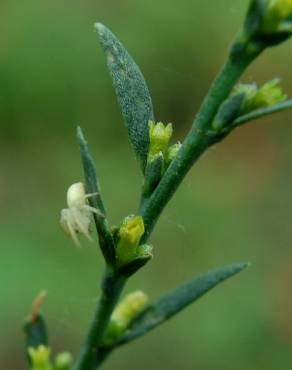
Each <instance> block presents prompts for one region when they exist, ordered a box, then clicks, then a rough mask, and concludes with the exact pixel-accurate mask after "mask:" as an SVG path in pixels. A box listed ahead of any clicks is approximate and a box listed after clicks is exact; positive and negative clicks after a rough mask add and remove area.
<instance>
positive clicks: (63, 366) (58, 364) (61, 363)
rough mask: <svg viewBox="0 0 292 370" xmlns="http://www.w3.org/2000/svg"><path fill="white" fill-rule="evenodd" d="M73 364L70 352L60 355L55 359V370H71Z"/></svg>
mask: <svg viewBox="0 0 292 370" xmlns="http://www.w3.org/2000/svg"><path fill="white" fill-rule="evenodd" d="M72 362H73V359H72V355H71V353H69V352H62V353H59V354H58V355H57V356H56V358H55V365H54V370H69V369H70V368H71V364H72Z"/></svg>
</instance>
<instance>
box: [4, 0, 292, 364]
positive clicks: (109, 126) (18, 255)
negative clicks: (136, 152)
mask: <svg viewBox="0 0 292 370" xmlns="http://www.w3.org/2000/svg"><path fill="white" fill-rule="evenodd" d="M247 4H248V1H247V0H246V1H243V0H219V1H216V2H215V1H209V2H207V1H203V0H181V1H179V2H178V1H169V0H160V1H159V2H158V1H155V0H143V1H142V0H141V1H137V0H123V1H121V0H120V1H119V0H115V1H114V0H94V1H93V0H76V1H73V2H69V1H65V0H58V1H57V0H50V1H48V0H40V1H36V0H27V1H25V2H24V1H19V0H1V13H0V31H1V32H0V82H1V84H0V122H1V123H0V124H1V135H0V169H1V170H0V217H1V222H0V242H1V256H0V264H1V268H0V293H1V311H0V312H1V313H0V322H1V331H0V342H1V346H0V358H1V360H0V369H1V370H12V369H15V370H17V369H19V370H20V369H25V368H26V364H25V359H24V355H23V335H22V332H21V325H22V322H23V319H24V317H25V316H26V315H27V314H28V312H29V310H30V306H31V302H32V300H33V298H34V297H35V296H36V294H37V293H38V292H39V291H40V290H41V289H44V288H45V289H47V290H48V292H49V295H48V299H47V302H46V304H45V307H44V312H45V315H46V317H47V321H48V324H49V329H50V337H51V345H52V346H53V348H54V350H55V351H59V350H64V349H68V350H71V351H73V353H74V354H76V353H77V351H78V348H79V346H80V344H81V342H82V340H83V338H84V335H85V332H86V329H87V326H88V325H89V322H90V319H91V317H92V313H93V311H94V307H95V304H96V300H97V297H98V292H99V288H98V282H99V278H100V274H101V272H102V268H103V263H102V260H101V257H100V254H99V251H98V248H97V247H96V245H93V244H90V243H87V242H86V241H85V240H83V247H82V248H81V249H76V248H75V247H74V245H73V244H72V242H71V241H70V240H69V239H68V238H67V237H66V235H64V234H63V233H62V231H61V230H60V228H59V225H58V219H59V211H60V209H61V208H63V207H65V192H66V189H67V187H68V186H69V185H70V184H71V183H73V182H75V181H79V180H80V179H82V171H81V166H80V158H79V153H78V147H77V144H76V140H75V128H76V125H77V124H80V125H81V126H82V128H83V130H84V132H85V134H86V136H87V138H88V141H89V144H90V147H91V149H92V152H93V154H94V157H95V159H96V162H97V167H98V171H99V174H100V179H101V185H102V189H103V193H104V197H105V199H106V203H107V208H108V210H109V217H110V221H111V223H112V224H117V223H119V222H120V220H121V219H122V218H123V217H124V216H125V215H127V214H129V213H133V212H135V211H136V209H137V203H138V199H139V192H140V187H141V176H140V172H139V167H138V164H137V163H136V160H135V158H134V156H133V153H132V150H131V148H130V145H129V143H128V139H127V134H126V130H125V128H124V126H123V124H122V118H121V115H120V112H119V108H118V105H117V102H116V100H115V95H114V91H113V88H112V85H111V80H110V77H109V76H108V73H107V69H106V65H105V60H104V56H103V54H102V52H101V49H100V47H99V44H98V41H97V37H96V35H95V33H94V32H93V23H94V22H95V21H102V22H103V23H105V24H106V25H107V26H109V27H110V28H111V29H112V30H113V31H114V32H115V33H116V34H117V35H118V36H119V38H120V39H121V40H122V41H123V43H124V44H125V45H126V47H127V48H128V50H129V51H130V53H131V54H132V55H133V56H134V58H135V59H136V61H137V62H138V64H139V65H140V67H141V69H142V70H143V72H144V75H145V77H146V79H147V81H148V84H149V88H150V90H151V93H152V96H153V101H154V105H155V112H156V118H157V119H159V120H162V121H164V122H173V124H174V127H175V135H176V138H177V139H181V140H182V139H183V137H184V136H185V134H186V132H187V131H188V128H189V127H190V125H191V122H192V119H193V117H194V115H195V113H196V111H197V109H198V107H199V105H200V102H201V101H202V98H203V96H204V95H205V94H206V92H207V89H208V87H209V85H210V83H211V81H212V79H213V77H214V75H215V74H216V72H217V70H218V68H219V67H220V66H221V65H222V63H223V61H224V58H225V56H226V53H227V49H228V46H229V44H230V42H231V39H232V37H233V35H234V34H235V33H236V32H237V30H238V29H239V27H240V24H241V22H242V20H243V16H244V11H245V9H246V7H247ZM291 48H292V43H291V42H290V43H289V42H288V43H286V44H284V45H282V46H280V47H277V48H276V49H271V50H268V51H267V52H266V53H265V54H264V55H263V56H261V57H260V58H259V59H258V60H257V61H256V63H254V65H253V66H252V67H251V68H249V69H248V71H247V73H246V74H245V76H244V78H243V81H246V82H251V81H254V80H256V81H258V82H259V83H262V82H264V81H266V80H268V79H271V78H272V77H275V76H276V77H280V78H282V79H283V86H284V89H285V91H286V92H287V93H288V94H289V95H290V96H292V79H291V78H292V72H291V65H292V53H291ZM291 124H292V112H287V113H282V114H278V115H275V116H273V117H270V118H269V119H265V120H261V121H259V122H256V123H252V124H250V125H247V126H246V127H244V128H241V129H239V130H238V131H236V132H235V133H233V134H232V135H231V136H230V137H228V138H227V139H226V140H225V141H224V143H223V144H220V145H218V146H216V147H214V148H212V149H211V150H209V151H208V153H207V154H206V155H204V156H203V158H202V159H201V161H200V162H199V163H198V164H197V165H196V167H195V168H194V169H193V170H192V171H191V173H190V174H189V175H188V177H187V178H186V180H185V181H184V183H183V185H182V186H181V188H180V190H179V191H178V193H177V194H176V196H175V198H174V199H173V200H172V202H171V204H170V205H169V206H168V208H167V209H166V212H165V213H164V215H163V217H162V218H161V220H160V223H159V224H158V227H157V229H156V231H155V233H154V234H153V237H152V240H151V241H152V243H153V245H154V246H155V258H154V260H153V262H151V263H149V265H147V268H145V269H144V270H143V271H141V272H139V274H137V275H136V277H135V278H134V279H133V280H132V281H131V283H130V284H129V287H128V289H127V290H128V291H129V290H132V289H137V288H142V289H143V290H145V291H146V292H147V293H148V294H149V295H150V297H151V298H153V299H155V298H156V297H158V296H159V294H161V293H163V292H166V291H167V290H169V289H171V288H173V287H174V286H175V285H177V284H178V283H180V282H182V281H184V280H186V279H188V278H190V277H192V276H194V275H195V274H198V273H200V272H204V271H206V270H208V269H211V268H213V267H215V266H217V265H223V264H228V263H231V262H237V261H242V260H243V261H252V266H251V268H250V269H249V270H248V271H246V272H244V273H242V274H241V275H239V276H237V277H236V278H234V279H233V280H232V281H229V282H227V283H225V284H224V285H222V286H220V287H218V288H216V289H215V290H214V291H212V292H211V293H209V294H208V295H207V296H205V297H204V298H202V299H201V300H200V301H199V302H198V303H196V304H195V305H194V306H192V307H190V308H188V309H187V310H186V311H185V312H183V313H182V314H180V316H177V317H176V318H175V319H173V320H172V321H170V322H169V323H168V324H166V325H164V326H162V327H160V328H159V329H157V330H155V331H153V332H152V333H151V334H149V335H148V336H147V337H145V338H143V339H140V340H138V341H137V342H135V343H133V344H131V345H129V346H128V347H125V348H122V349H120V350H118V351H117V352H116V353H115V354H114V355H113V356H112V357H111V359H110V360H109V361H108V363H107V364H106V365H105V366H104V369H105V370H106V369H108V370H109V369H120V370H122V369H127V370H131V369H133V370H134V369H140V370H143V369H153V370H154V369H157V370H158V369H159V370H161V369H168V370H177V369H183V370H194V369H200V370H214V369H216V370H234V369H236V370H246V369H253V370H263V369H264V370H279V369H281V370H288V369H291V362H292V295H291V279H292V270H291V261H292V249H291V241H292V230H291V213H292V199H291V192H292V191H291V187H292V171H291V168H292V150H291V136H292V127H291Z"/></svg>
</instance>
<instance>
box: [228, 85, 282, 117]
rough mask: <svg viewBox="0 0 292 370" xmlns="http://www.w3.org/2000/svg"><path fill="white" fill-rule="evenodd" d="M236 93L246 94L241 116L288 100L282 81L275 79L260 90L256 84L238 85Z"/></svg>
mask: <svg viewBox="0 0 292 370" xmlns="http://www.w3.org/2000/svg"><path fill="white" fill-rule="evenodd" d="M235 91H236V93H244V94H245V100H244V104H243V106H242V109H241V112H240V113H241V114H246V113H249V112H251V111H253V110H255V109H259V108H266V107H271V106H273V105H275V104H278V103H281V102H282V101H284V100H286V99H287V95H285V94H284V93H283V91H282V88H281V86H280V80H279V79H278V78H274V79H273V80H271V81H268V82H266V83H265V84H264V85H263V86H261V87H260V88H258V87H257V85H256V84H247V85H238V86H237V87H236V89H235Z"/></svg>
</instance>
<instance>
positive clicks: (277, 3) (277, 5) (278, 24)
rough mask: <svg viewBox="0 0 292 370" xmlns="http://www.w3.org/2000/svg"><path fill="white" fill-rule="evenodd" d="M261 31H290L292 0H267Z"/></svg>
mask: <svg viewBox="0 0 292 370" xmlns="http://www.w3.org/2000/svg"><path fill="white" fill-rule="evenodd" d="M262 29H263V31H266V32H273V31H280V32H281V31H284V32H285V31H290V32H291V31H292V0H269V1H268V3H267V9H266V13H265V15H264V18H263V25H262Z"/></svg>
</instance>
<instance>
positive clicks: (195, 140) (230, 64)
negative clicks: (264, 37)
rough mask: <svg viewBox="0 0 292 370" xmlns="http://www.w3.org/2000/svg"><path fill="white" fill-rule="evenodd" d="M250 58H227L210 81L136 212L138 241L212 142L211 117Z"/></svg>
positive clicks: (154, 221) (213, 139)
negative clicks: (177, 148) (164, 168)
mask: <svg viewBox="0 0 292 370" xmlns="http://www.w3.org/2000/svg"><path fill="white" fill-rule="evenodd" d="M254 58H255V55H252V56H247V55H242V56H241V58H236V60H234V59H233V58H229V59H228V61H227V62H226V64H225V66H224V67H223V70H222V71H221V73H220V74H219V75H218V77H217V78H216V79H215V81H214V82H213V84H212V86H211V88H210V90H209V93H208V95H207V96H206V98H205V100H204V101H203V104H202V106H201V109H200V111H199V114H198V116H197V117H196V118H195V120H194V123H193V126H192V128H191V130H190V132H189V134H188V135H187V137H186V139H185V141H184V143H183V145H182V147H181V149H180V151H179V152H178V154H177V156H176V158H175V159H174V160H173V162H172V163H171V165H170V166H169V168H168V170H167V171H166V173H165V175H164V176H163V178H162V180H161V182H160V184H159V186H158V187H157V188H156V190H155V191H154V192H153V194H152V195H151V197H150V198H149V200H148V201H146V202H144V203H143V206H142V207H141V209H140V213H141V215H142V216H143V218H144V222H145V234H144V236H143V240H142V242H145V241H146V240H147V239H148V237H149V235H150V233H151V231H152V229H153V227H154V225H155V224H156V222H157V220H158V218H159V216H160V214H161V212H162V211H163V209H164V207H165V206H166V204H167V203H168V201H169V200H170V199H171V197H172V195H173V194H174V193H175V192H176V190H177V188H178V186H179V185H180V183H181V182H182V180H183V178H184V177H185V175H186V174H187V172H188V171H189V169H190V168H191V167H192V165H193V164H194V162H195V161H196V160H197V159H198V158H199V157H200V156H201V154H202V153H203V152H204V151H205V150H206V149H207V147H208V146H210V145H211V144H212V143H214V141H215V137H214V136H213V137H212V136H210V135H209V134H208V130H209V128H210V125H211V123H212V121H213V118H214V116H215V114H216V113H217V110H218V108H219V106H220V105H221V103H222V102H223V101H224V100H225V99H226V98H227V97H228V95H229V94H230V92H231V90H232V88H233V87H234V85H235V83H236V82H237V81H238V79H239V78H240V76H241V75H242V73H243V72H244V70H245V69H246V68H247V66H248V65H249V64H250V63H251V61H252V60H253V59H254Z"/></svg>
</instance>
